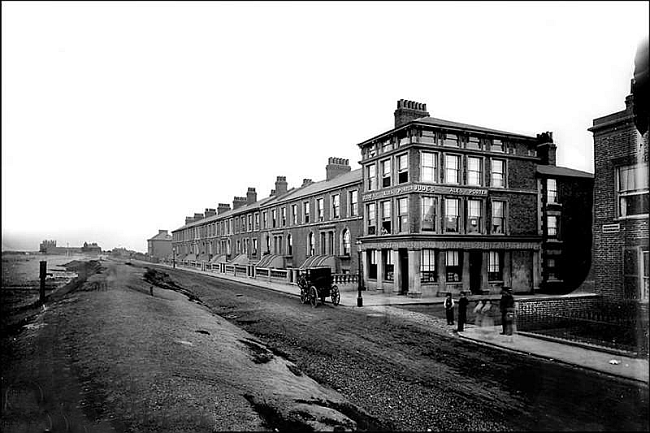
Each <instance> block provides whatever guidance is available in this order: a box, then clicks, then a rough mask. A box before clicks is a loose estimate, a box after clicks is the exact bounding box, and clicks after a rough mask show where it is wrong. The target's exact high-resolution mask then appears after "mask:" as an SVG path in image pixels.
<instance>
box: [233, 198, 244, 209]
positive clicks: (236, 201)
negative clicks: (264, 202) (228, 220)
mask: <svg viewBox="0 0 650 433" xmlns="http://www.w3.org/2000/svg"><path fill="white" fill-rule="evenodd" d="M245 204H246V197H237V196H235V197H233V199H232V208H233V210H235V209H237V208H238V207H242V206H244V205H245Z"/></svg>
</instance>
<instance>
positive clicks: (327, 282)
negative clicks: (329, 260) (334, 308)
mask: <svg viewBox="0 0 650 433" xmlns="http://www.w3.org/2000/svg"><path fill="white" fill-rule="evenodd" d="M332 280H333V278H332V270H331V269H330V268H307V269H303V270H302V271H301V272H300V276H299V277H298V287H300V302H302V303H303V304H306V303H307V302H309V303H310V304H311V306H312V308H316V307H317V306H318V302H319V301H320V302H321V303H322V304H324V303H325V298H327V297H328V296H329V297H330V298H331V299H332V304H334V305H339V302H340V301H341V293H340V292H339V288H338V287H337V286H336V285H333V284H332Z"/></svg>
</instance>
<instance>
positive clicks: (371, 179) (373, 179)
mask: <svg viewBox="0 0 650 433" xmlns="http://www.w3.org/2000/svg"><path fill="white" fill-rule="evenodd" d="M366 185H367V187H368V191H373V190H375V189H377V166H376V165H375V164H370V165H368V166H367V167H366Z"/></svg>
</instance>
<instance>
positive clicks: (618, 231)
mask: <svg viewBox="0 0 650 433" xmlns="http://www.w3.org/2000/svg"><path fill="white" fill-rule="evenodd" d="M646 125H647V122H646ZM589 131H591V132H592V133H593V134H594V163H595V182H594V225H593V231H594V250H595V254H594V266H595V290H596V292H597V293H599V294H601V295H603V296H604V297H608V298H610V299H618V300H620V299H633V300H638V301H641V302H643V303H647V302H648V268H649V266H650V262H649V259H648V132H647V129H646V130H645V133H644V134H643V135H641V133H640V132H639V130H638V129H637V127H636V126H635V115H634V103H633V96H632V95H629V96H628V97H627V98H626V99H625V110H622V111H618V112H616V113H613V114H610V115H607V116H603V117H599V118H597V119H594V121H593V126H592V127H591V128H589Z"/></svg>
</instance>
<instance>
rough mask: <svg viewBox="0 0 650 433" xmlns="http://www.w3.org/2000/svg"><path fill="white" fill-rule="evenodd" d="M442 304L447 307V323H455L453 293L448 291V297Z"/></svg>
mask: <svg viewBox="0 0 650 433" xmlns="http://www.w3.org/2000/svg"><path fill="white" fill-rule="evenodd" d="M442 305H444V307H445V313H446V315H447V325H453V324H454V300H453V299H451V293H447V297H446V298H445V300H444V301H442Z"/></svg>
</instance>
